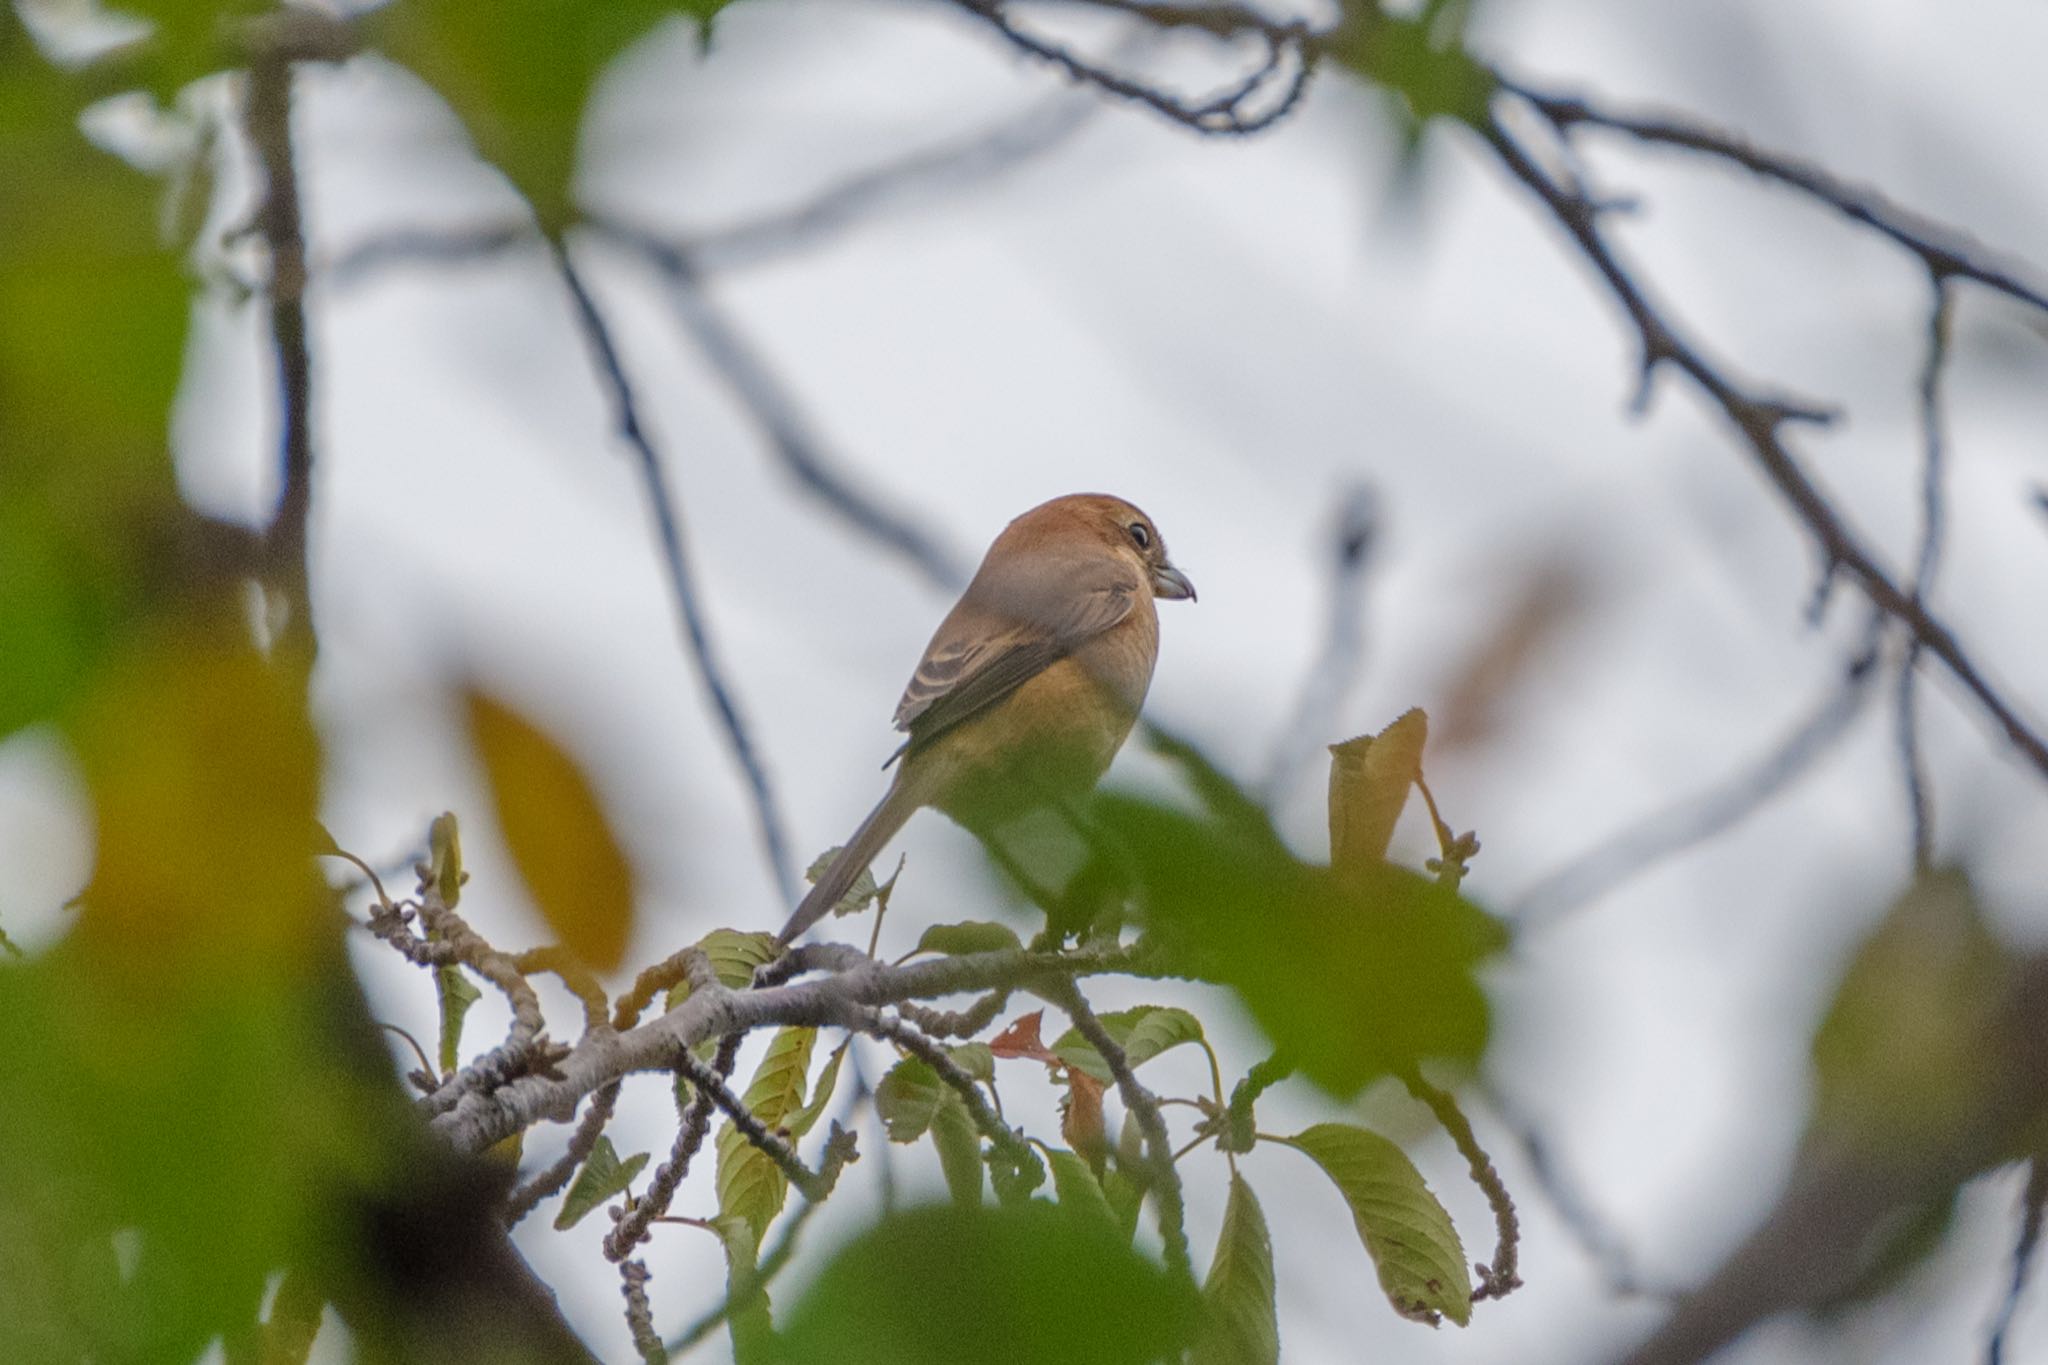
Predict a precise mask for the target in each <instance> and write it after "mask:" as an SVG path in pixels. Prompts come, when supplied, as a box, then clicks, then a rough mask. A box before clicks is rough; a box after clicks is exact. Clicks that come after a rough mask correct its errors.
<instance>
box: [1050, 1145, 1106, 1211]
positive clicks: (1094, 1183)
mask: <svg viewBox="0 0 2048 1365" xmlns="http://www.w3.org/2000/svg"><path fill="white" fill-rule="evenodd" d="M1046 1164H1047V1165H1048V1166H1050V1167H1052V1189H1053V1194H1054V1195H1056V1196H1057V1197H1058V1199H1059V1205H1060V1207H1061V1208H1062V1209H1065V1210H1066V1211H1067V1212H1069V1213H1071V1214H1073V1215H1074V1216H1075V1217H1077V1218H1085V1219H1088V1220H1091V1221H1094V1222H1099V1223H1101V1224H1102V1225H1103V1226H1104V1227H1109V1228H1119V1229H1120V1228H1121V1224H1120V1222H1119V1220H1118V1218H1117V1214H1116V1210H1115V1209H1113V1208H1111V1207H1110V1203H1109V1196H1108V1195H1106V1194H1104V1193H1103V1189H1102V1181H1100V1180H1098V1179H1097V1178H1096V1175H1095V1172H1094V1170H1093V1169H1092V1168H1091V1167H1090V1166H1089V1165H1088V1163H1087V1162H1086V1161H1084V1160H1082V1159H1081V1157H1080V1156H1079V1155H1078V1154H1077V1153H1074V1152H1067V1151H1061V1150H1059V1149H1057V1148H1055V1149H1054V1150H1052V1151H1051V1152H1048V1153H1047V1154H1046Z"/></svg>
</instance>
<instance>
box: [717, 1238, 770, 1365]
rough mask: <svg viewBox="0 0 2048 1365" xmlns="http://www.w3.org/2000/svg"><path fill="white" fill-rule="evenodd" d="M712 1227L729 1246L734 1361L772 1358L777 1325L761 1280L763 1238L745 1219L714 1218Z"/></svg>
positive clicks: (728, 1289) (743, 1362) (744, 1362)
mask: <svg viewBox="0 0 2048 1365" xmlns="http://www.w3.org/2000/svg"><path fill="white" fill-rule="evenodd" d="M712 1226H713V1227H714V1228H716V1229H717V1231H718V1240H719V1242H720V1243H721V1244H722V1245H723V1246H724V1248H725V1283H726V1294H727V1296H728V1297H729V1298H730V1300H731V1310H730V1312H729V1313H728V1314H727V1316H726V1328H727V1330H729V1331H730V1332H731V1333H732V1354H733V1360H734V1361H735V1362H736V1365H748V1363H749V1362H752V1361H756V1360H765V1359H769V1358H770V1356H769V1354H768V1353H769V1351H770V1350H771V1348H772V1347H773V1344H774V1334H775V1325H774V1322H773V1320H772V1319H771V1318H770V1317H769V1308H768V1291H767V1287H766V1286H765V1285H763V1284H762V1283H761V1275H760V1267H759V1258H760V1254H761V1240H760V1238H759V1237H757V1236H756V1235H755V1233H754V1225H753V1224H752V1223H751V1222H750V1221H748V1220H747V1219H745V1218H734V1217H721V1218H714V1219H712Z"/></svg>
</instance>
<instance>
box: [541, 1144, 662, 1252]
mask: <svg viewBox="0 0 2048 1365" xmlns="http://www.w3.org/2000/svg"><path fill="white" fill-rule="evenodd" d="M646 1164H647V1153H645V1152H635V1153H634V1154H633V1155H632V1156H629V1157H627V1158H626V1159H625V1160H624V1161H621V1160H619V1154H618V1152H617V1151H616V1150H614V1149H613V1147H612V1140H611V1139H610V1138H608V1137H599V1138H598V1140H597V1145H596V1146H595V1147H592V1148H591V1149H590V1155H589V1156H588V1157H586V1158H585V1159H584V1162H583V1168H582V1169H581V1170H579V1171H577V1172H576V1180H575V1183H574V1184H572V1185H570V1186H569V1193H568V1194H566V1195H564V1196H563V1197H562V1211H561V1212H560V1213H557V1214H556V1215H555V1231H557V1232H566V1231H567V1230H568V1229H570V1228H573V1227H575V1226H576V1225H577V1224H578V1223H579V1222H581V1221H583V1216H584V1215H585V1214H587V1213H589V1212H590V1211H591V1210H592V1209H594V1208H596V1207H597V1206H598V1205H599V1204H602V1203H604V1202H605V1201H606V1200H608V1199H610V1198H612V1196H614V1195H619V1194H624V1193H625V1192H626V1187H627V1186H628V1185H630V1184H632V1183H633V1177H634V1176H636V1175H638V1174H640V1168H641V1167H643V1166H645V1165H646Z"/></svg>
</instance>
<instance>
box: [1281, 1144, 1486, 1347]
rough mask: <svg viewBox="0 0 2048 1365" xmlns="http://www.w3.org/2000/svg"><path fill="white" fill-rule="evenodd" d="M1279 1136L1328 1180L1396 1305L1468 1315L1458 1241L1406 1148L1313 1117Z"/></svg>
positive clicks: (1402, 1310)
mask: <svg viewBox="0 0 2048 1365" xmlns="http://www.w3.org/2000/svg"><path fill="white" fill-rule="evenodd" d="M1280 1140H1281V1141H1282V1142H1284V1143H1286V1144H1287V1145H1288V1146H1290V1147H1293V1148H1295V1149H1296V1150H1297V1151H1300V1152H1303V1153H1305V1154H1307V1156H1308V1157H1309V1158H1310V1159H1311V1160H1313V1161H1314V1162H1315V1163H1316V1164H1317V1165H1318V1166H1321V1167H1322V1168H1323V1174H1324V1175H1327V1176H1328V1177H1330V1179H1331V1180H1332V1181H1333V1182H1335V1184H1336V1186H1337V1189H1338V1190H1339V1192H1341V1193H1342V1194H1343V1196H1344V1202H1345V1203H1347V1204H1349V1205H1350V1206H1351V1220H1352V1222H1353V1223H1355V1224H1356V1225H1357V1227H1358V1236H1359V1239H1360V1240H1361V1241H1363V1242H1364V1243H1365V1249H1366V1251H1367V1252H1368V1253H1370V1254H1371V1256H1372V1259H1373V1264H1374V1265H1375V1266H1377V1267H1378V1268H1379V1275H1380V1288H1381V1289H1382V1290H1384V1291H1386V1295H1387V1299H1388V1301H1389V1302H1391V1303H1392V1304H1393V1305H1394V1311H1395V1312H1397V1313H1399V1314H1401V1315H1402V1316H1403V1317H1410V1318H1418V1319H1422V1320H1425V1321H1428V1320H1433V1317H1434V1315H1436V1314H1441V1315H1443V1316H1444V1317H1447V1318H1449V1319H1450V1320H1451V1321H1452V1322H1455V1323H1457V1324H1458V1325H1459V1326H1460V1327H1462V1326H1464V1325H1465V1324H1466V1323H1467V1322H1468V1321H1470V1320H1471V1317H1472V1281H1471V1279H1470V1277H1469V1273H1468V1271H1467V1269H1466V1263H1465V1248H1464V1245H1463V1243H1461V1242H1460V1241H1459V1240H1458V1230H1457V1229H1456V1228H1455V1227H1453V1226H1452V1225H1451V1216H1450V1214H1448V1213H1446V1212H1445V1211H1444V1206H1443V1205H1442V1204H1440V1203H1438V1202H1437V1198H1436V1196H1435V1195H1434V1194H1431V1193H1430V1191H1429V1186H1428V1185H1426V1184H1424V1183H1423V1180H1422V1173H1421V1172H1420V1171H1418V1170H1416V1169H1415V1163H1414V1162H1412V1161H1410V1160H1409V1159H1408V1154H1407V1153H1406V1152H1403V1151H1402V1150H1401V1149H1400V1148H1399V1147H1397V1146H1395V1145H1394V1144H1393V1143H1391V1142H1389V1141H1387V1139H1385V1138H1383V1137H1381V1136H1380V1135H1379V1134H1378V1133H1371V1132H1367V1131H1366V1130H1365V1129H1363V1128H1354V1127H1351V1126H1350V1125H1349V1124H1343V1123H1319V1124H1317V1125H1316V1126H1315V1127H1313V1128H1310V1129H1307V1130H1305V1131H1303V1132H1300V1133H1297V1134H1295V1135H1294V1136H1293V1137H1291V1138H1282V1139H1280Z"/></svg>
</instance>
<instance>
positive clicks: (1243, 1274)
mask: <svg viewBox="0 0 2048 1365" xmlns="http://www.w3.org/2000/svg"><path fill="white" fill-rule="evenodd" d="M1202 1302H1203V1305H1204V1306H1205V1307H1206V1308H1207V1309H1208V1310H1209V1311H1208V1313H1207V1315H1206V1316H1205V1317H1204V1319H1203V1326H1202V1335H1201V1336H1200V1337H1198V1338H1197V1339H1196V1341H1195V1350H1194V1354H1193V1357H1192V1365H1277V1362H1278V1361H1279V1359H1280V1318H1279V1313H1278V1310H1277V1309H1276V1308H1275V1306H1274V1278H1273V1239H1272V1237H1271V1235H1270V1234H1268V1233H1267V1231H1266V1215H1265V1213H1264V1212H1263V1211H1262V1210H1261V1209H1260V1208H1259V1200H1258V1196H1257V1195H1255V1194H1253V1193H1252V1187H1251V1186H1250V1185H1249V1184H1248V1183H1246V1181H1245V1178H1244V1177H1243V1176H1241V1175H1238V1174H1235V1173H1233V1174H1232V1175H1231V1177H1230V1200H1229V1202H1228V1203H1227V1204H1225V1205H1224V1206H1223V1228H1222V1231H1220V1232H1218V1233H1217V1234H1216V1255H1215V1256H1214V1257H1213V1258H1212V1259H1211V1260H1210V1262H1209V1275H1208V1278H1207V1279H1205V1280H1203V1281H1202Z"/></svg>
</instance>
